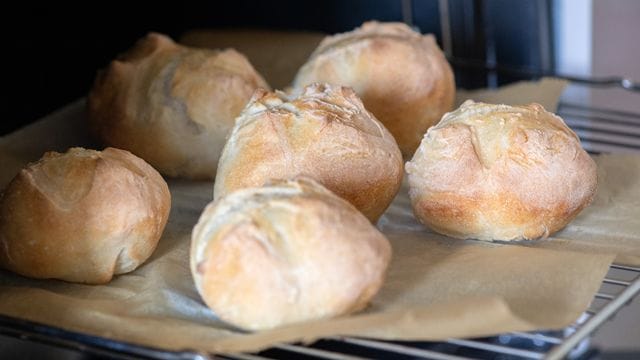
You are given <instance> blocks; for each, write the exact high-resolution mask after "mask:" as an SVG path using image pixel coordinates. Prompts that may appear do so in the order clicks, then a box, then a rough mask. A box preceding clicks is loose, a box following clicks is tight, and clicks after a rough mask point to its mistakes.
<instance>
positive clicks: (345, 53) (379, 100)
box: [293, 21, 455, 158]
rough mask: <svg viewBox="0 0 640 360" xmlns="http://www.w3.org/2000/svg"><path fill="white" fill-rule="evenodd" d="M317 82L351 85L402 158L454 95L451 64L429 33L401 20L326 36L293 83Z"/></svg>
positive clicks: (417, 142)
mask: <svg viewBox="0 0 640 360" xmlns="http://www.w3.org/2000/svg"><path fill="white" fill-rule="evenodd" d="M316 81H318V82H327V83H331V84H335V85H344V86H349V87H352V88H353V89H354V90H355V92H356V93H357V94H358V96H360V98H361V99H362V102H363V103H364V106H365V107H366V108H367V110H369V111H371V112H372V113H373V114H374V115H375V116H376V118H378V120H380V122H382V123H383V124H384V126H386V127H387V129H389V131H390V132H391V134H393V136H394V137H395V139H396V141H397V142H398V145H399V146H400V150H402V154H403V155H404V156H405V157H407V158H408V157H411V155H413V153H414V152H415V150H416V148H417V147H418V144H420V139H422V135H424V133H425V132H426V131H427V129H428V128H429V127H430V126H432V125H433V124H435V123H436V122H437V121H438V120H440V118H441V117H442V115H443V114H444V113H445V112H447V111H450V110H451V108H452V106H453V101H454V97H455V83H454V80H453V73H452V71H451V67H450V66H449V63H447V60H446V59H445V57H444V55H443V54H442V51H440V49H439V48H438V45H437V44H436V41H435V39H434V37H433V35H421V34H420V33H418V32H415V31H413V30H411V28H409V27H408V26H407V25H405V24H402V23H379V22H375V21H371V22H366V23H364V24H363V25H362V26H361V27H360V28H357V29H355V30H354V31H351V32H347V33H344V34H338V35H334V36H329V37H327V38H325V39H324V40H323V41H322V42H321V43H320V45H319V46H318V48H317V49H316V50H315V51H314V52H313V54H312V55H311V57H310V58H309V60H308V61H307V63H306V64H305V65H304V66H302V68H300V71H299V72H298V74H297V75H296V78H295V80H294V83H293V86H294V87H296V88H299V87H302V86H305V85H307V84H310V83H312V82H316Z"/></svg>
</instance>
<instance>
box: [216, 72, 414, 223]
mask: <svg viewBox="0 0 640 360" xmlns="http://www.w3.org/2000/svg"><path fill="white" fill-rule="evenodd" d="M402 173H403V169H402V156H401V154H400V150H399V149H398V145H396V142H395V141H394V139H393V137H392V136H391V134H390V133H389V132H388V131H387V130H386V129H385V128H384V126H382V124H380V122H378V121H377V120H376V119H375V118H374V117H373V115H371V114H370V113H369V112H368V111H366V110H365V109H364V107H363V106H362V102H361V101H360V100H359V99H358V97H357V96H356V95H355V94H354V92H353V91H352V90H351V89H349V88H345V87H340V86H330V85H326V84H313V85H310V86H308V87H306V88H305V89H304V90H303V92H302V94H300V95H299V96H297V97H296V96H292V97H287V96H286V95H285V94H283V93H281V92H276V93H272V92H266V91H262V90H258V91H256V93H255V94H254V96H253V98H252V99H251V101H250V102H249V104H248V105H247V107H246V108H245V109H244V111H243V112H242V114H240V116H239V117H238V118H237V119H236V124H235V127H234V128H233V130H232V131H231V135H230V136H229V140H228V142H227V144H226V145H225V148H224V150H223V153H222V156H221V157H220V164H219V166H218V175H217V177H216V182H215V187H214V199H219V198H220V197H222V196H224V195H225V194H228V193H230V192H232V191H234V190H237V189H241V188H245V187H255V186H261V185H263V184H265V183H266V182H267V181H268V180H269V179H272V178H275V179H287V178H292V177H294V176H298V175H305V176H309V177H311V178H313V179H315V180H317V181H318V182H320V183H321V184H322V185H324V186H325V187H327V188H328V189H329V190H331V191H333V192H335V193H336V194H338V195H339V196H341V197H343V198H344V199H346V200H347V201H349V202H351V203H352V204H353V205H354V206H355V207H356V208H358V210H360V211H362V213H364V214H365V216H366V217H368V218H369V219H370V220H371V221H374V222H375V221H376V220H377V219H378V217H380V215H382V213H383V212H384V211H385V209H386V208H387V207H388V206H389V204H390V203H391V201H392V200H393V198H394V196H395V195H396V193H397V192H398V189H399V187H400V183H401V181H402V175H403V174H402Z"/></svg>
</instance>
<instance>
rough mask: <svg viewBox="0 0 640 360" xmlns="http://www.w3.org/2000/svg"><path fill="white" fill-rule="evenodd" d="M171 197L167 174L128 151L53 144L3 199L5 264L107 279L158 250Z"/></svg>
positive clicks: (0, 245)
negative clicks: (56, 148)
mask: <svg viewBox="0 0 640 360" xmlns="http://www.w3.org/2000/svg"><path fill="white" fill-rule="evenodd" d="M170 205H171V197H170V194H169V188H168V186H167V184H166V182H165V181H164V179H162V177H161V176H160V174H158V172H157V171H155V170H154V169H153V168H152V167H151V166H149V165H148V164H147V163H145V162H144V161H143V160H142V159H140V158H138V157H136V156H134V155H132V154H131V153H129V152H128V151H124V150H118V149H114V148H106V149H105V150H104V151H102V152H100V151H94V150H86V149H82V148H71V149H69V151H67V152H66V153H64V154H61V153H57V152H48V153H46V154H45V155H44V156H43V157H42V159H40V160H39V161H37V162H35V163H31V164H29V165H28V166H27V167H26V168H24V169H23V170H21V171H20V173H19V174H18V175H17V176H16V177H15V178H14V179H13V180H12V181H11V183H10V184H9V185H8V186H7V188H6V189H5V191H4V193H3V195H2V198H1V199H0V264H1V265H2V267H3V268H5V269H8V270H11V271H13V272H16V273H18V274H21V275H24V276H28V277H32V278H40V279H48V278H53V279H61V280H66V281H71V282H81V283H89V284H101V283H106V282H108V281H110V280H111V278H112V277H113V275H116V274H123V273H126V272H130V271H133V270H134V269H135V268H137V267H138V266H139V265H140V264H142V263H143V262H144V261H145V260H146V259H147V258H148V257H149V256H150V255H151V253H152V252H153V250H154V249H155V247H156V245H157V243H158V240H159V239H160V236H161V235H162V231H163V229H164V226H165V224H166V223H167V219H168V216H169V208H170Z"/></svg>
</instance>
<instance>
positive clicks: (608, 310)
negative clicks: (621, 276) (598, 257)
mask: <svg viewBox="0 0 640 360" xmlns="http://www.w3.org/2000/svg"><path fill="white" fill-rule="evenodd" d="M618 268H619V267H618ZM630 271H636V272H639V271H640V269H638V268H630ZM639 292H640V277H638V278H636V279H635V280H634V281H633V282H631V284H630V285H629V286H628V287H626V288H625V289H624V290H622V292H621V293H620V294H618V296H616V297H615V298H614V299H613V300H611V302H610V303H608V304H607V305H606V306H605V307H604V308H602V309H601V310H600V311H598V313H597V314H595V315H593V316H592V317H591V318H590V319H589V320H588V321H586V322H585V323H584V324H583V325H582V326H580V327H579V328H578V329H577V330H576V332H574V333H573V334H572V335H570V336H569V337H568V338H567V339H565V341H564V342H563V343H562V344H559V345H557V346H556V347H554V348H553V349H552V350H551V351H549V353H548V354H547V356H546V358H547V359H549V360H555V359H561V358H563V357H564V356H565V355H566V354H567V353H568V352H569V351H571V349H573V348H574V347H575V346H576V345H578V343H580V341H582V339H584V338H586V337H587V336H588V335H590V334H591V333H592V332H593V331H595V330H596V329H597V328H598V326H600V325H601V324H602V323H604V322H605V321H606V320H607V319H608V318H609V317H611V316H612V315H613V314H615V313H616V312H617V311H618V310H619V309H620V308H621V307H622V306H624V304H626V303H627V302H628V301H629V300H631V299H632V298H633V297H634V296H636V295H637V294H638V293H639Z"/></svg>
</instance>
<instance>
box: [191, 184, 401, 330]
mask: <svg viewBox="0 0 640 360" xmlns="http://www.w3.org/2000/svg"><path fill="white" fill-rule="evenodd" d="M390 256H391V247H390V244H389V242H388V240H387V239H386V238H385V237H384V235H382V233H380V232H379V231H378V230H377V229H376V228H375V227H374V226H373V225H372V224H371V223H370V222H369V221H368V220H367V218H365V217H364V216H363V215H362V214H361V213H359V212H358V211H357V210H356V209H355V208H354V207H353V206H352V205H351V204H349V203H348V202H346V201H345V200H343V199H341V198H339V197H337V196H336V195H334V194H333V193H331V192H330V191H328V190H326V189H325V188H324V187H322V186H321V185H319V184H318V183H316V182H314V181H313V180H311V179H305V178H298V179H295V180H289V181H286V180H279V181H275V182H273V183H271V184H268V185H266V186H264V187H260V188H247V189H243V190H239V191H236V192H233V193H231V194H229V195H227V196H224V197H222V198H220V199H218V200H216V201H215V202H212V203H210V204H209V205H208V206H207V207H206V209H205V210H204V212H203V213H202V215H201V216H200V220H199V221H198V224H197V225H196V226H195V227H194V229H193V233H192V240H191V273H192V274H193V278H194V281H195V285H196V288H197V289H198V292H199V293H200V295H201V296H202V298H203V299H204V302H205V303H206V304H207V305H208V306H209V307H210V308H211V309H212V310H213V311H214V313H215V314H216V315H218V316H219V317H220V318H221V319H222V320H224V321H226V322H229V323H231V324H233V325H235V326H238V327H240V328H243V329H247V330H260V329H268V328H273V327H276V326H280V325H285V324H290V323H296V322H301V321H306V320H317V319H323V318H328V317H333V316H338V315H342V314H348V313H351V312H354V311H358V310H360V309H362V308H364V307H365V306H366V305H367V303H368V302H369V301H370V300H371V298H373V296H374V295H375V294H376V293H377V292H378V290H379V289H380V286H381V285H382V282H383V280H384V276H385V272H386V269H387V266H388V264H389V261H390Z"/></svg>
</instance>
